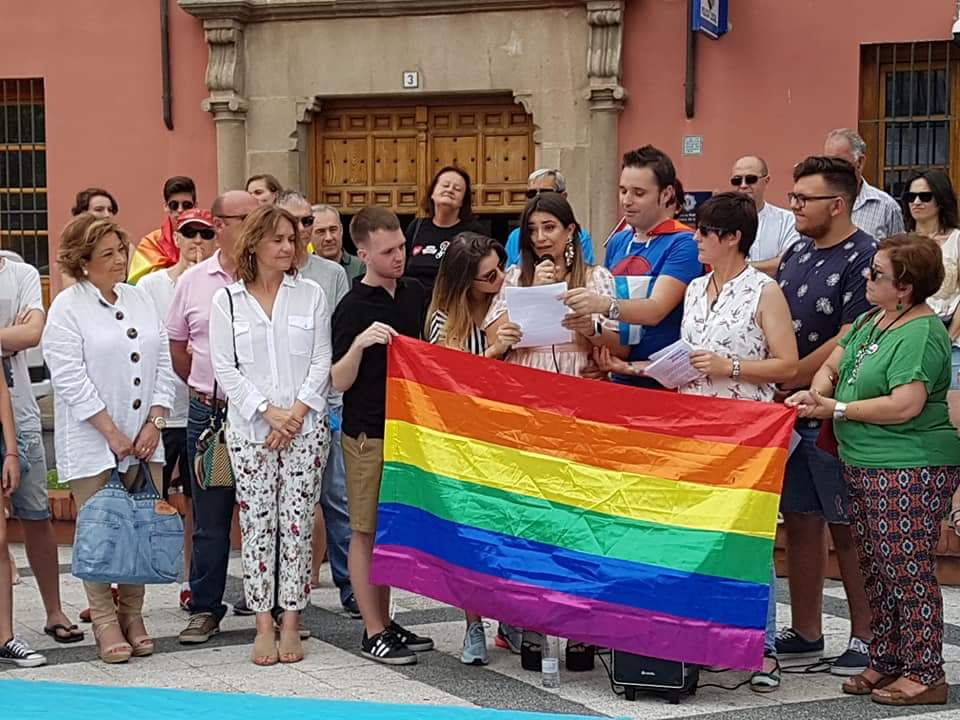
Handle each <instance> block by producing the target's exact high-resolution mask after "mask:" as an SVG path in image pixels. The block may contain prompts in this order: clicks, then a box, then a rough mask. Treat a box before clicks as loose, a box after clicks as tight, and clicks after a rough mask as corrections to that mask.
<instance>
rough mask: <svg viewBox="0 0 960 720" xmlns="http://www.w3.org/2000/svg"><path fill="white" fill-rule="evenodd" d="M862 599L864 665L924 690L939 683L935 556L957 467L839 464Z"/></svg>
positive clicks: (939, 619) (940, 623)
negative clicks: (866, 611) (866, 644)
mask: <svg viewBox="0 0 960 720" xmlns="http://www.w3.org/2000/svg"><path fill="white" fill-rule="evenodd" d="M843 475H844V479H845V480H846V481H847V484H848V486H849V489H850V521H851V530H852V531H853V538H854V542H855V544H856V546H857V556H858V557H859V559H860V571H861V573H862V574H863V581H864V588H865V589H866V591H867V600H868V601H869V602H870V615H871V618H870V627H871V629H872V630H873V641H872V642H871V643H870V667H871V668H872V669H873V670H876V671H877V672H879V673H881V674H883V675H894V676H896V675H903V676H904V677H907V678H909V679H911V680H913V681H915V682H918V683H921V684H923V685H933V684H934V683H936V682H938V681H939V680H942V679H943V597H942V596H941V594H940V585H939V583H938V582H937V576H936V574H935V571H936V558H935V555H934V552H935V549H936V547H937V542H938V540H939V539H940V521H941V519H942V518H943V516H944V515H945V514H946V512H947V511H948V510H949V509H950V498H951V496H952V495H953V492H954V491H955V490H956V489H957V483H958V481H960V468H958V467H924V468H900V469H881V468H857V467H851V466H849V465H844V466H843Z"/></svg>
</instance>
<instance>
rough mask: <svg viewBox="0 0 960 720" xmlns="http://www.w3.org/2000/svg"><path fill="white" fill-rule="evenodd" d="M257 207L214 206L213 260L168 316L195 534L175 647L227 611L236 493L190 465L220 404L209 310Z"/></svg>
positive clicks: (247, 202) (243, 198)
mask: <svg viewBox="0 0 960 720" xmlns="http://www.w3.org/2000/svg"><path fill="white" fill-rule="evenodd" d="M256 209H257V201H256V200H255V199H254V197H253V196H252V195H250V194H249V193H246V192H244V191H242V190H231V191H229V192H226V193H224V194H223V195H221V196H220V197H218V198H217V199H216V200H214V201H213V207H212V208H211V211H212V213H213V218H214V224H215V227H216V230H217V247H218V249H217V251H216V252H215V253H214V254H213V256H212V257H210V258H208V259H207V260H204V261H203V262H201V263H198V264H197V265H195V266H194V267H192V268H190V269H189V270H187V271H186V272H185V273H184V274H183V275H182V276H181V278H180V281H179V282H178V283H177V290H176V293H175V294H174V296H173V302H172V303H171V305H170V312H169V314H168V315H167V334H168V335H169V337H170V355H171V358H172V360H173V369H174V371H175V372H176V373H177V375H179V376H180V377H181V378H182V379H183V380H184V382H186V383H187V385H189V386H190V413H189V417H188V420H187V458H188V461H189V466H190V476H191V478H190V482H191V484H192V490H193V518H194V530H193V556H192V558H191V564H190V590H191V593H192V597H191V602H190V613H191V617H190V622H189V623H188V624H187V627H186V628H185V629H184V630H183V632H181V633H180V642H181V643H184V644H195V643H204V642H206V641H207V640H209V639H210V638H211V637H212V636H213V635H216V634H217V633H218V632H220V621H221V620H222V619H223V616H224V614H225V613H226V611H227V606H226V605H224V604H223V591H224V587H225V585H226V581H227V561H228V559H229V555H230V523H231V522H232V520H233V506H234V502H235V493H234V489H233V488H209V489H207V490H201V489H200V488H198V487H197V482H196V477H194V475H193V460H194V456H195V455H196V447H197V438H199V437H200V434H201V433H202V432H203V431H204V429H206V427H207V426H208V425H209V422H210V418H211V416H212V415H213V413H214V412H215V411H216V410H217V409H222V407H223V406H222V403H223V401H222V400H220V399H218V398H215V397H214V388H213V380H214V378H213V365H212V363H211V361H210V337H209V326H210V306H211V304H212V302H213V295H214V293H216V292H217V290H219V289H220V288H222V287H226V286H227V285H229V284H230V283H232V282H233V272H234V270H235V268H236V263H235V262H234V259H233V247H234V244H235V243H236V241H237V238H238V237H239V234H240V224H241V223H242V222H243V220H244V218H245V217H246V216H247V215H248V214H250V213H251V212H253V211H254V210H256ZM218 394H219V393H218Z"/></svg>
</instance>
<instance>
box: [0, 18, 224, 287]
mask: <svg viewBox="0 0 960 720" xmlns="http://www.w3.org/2000/svg"><path fill="white" fill-rule="evenodd" d="M159 6H160V4H159V3H158V2H156V1H153V2H148V1H147V0H135V1H131V0H98V2H96V3H68V2H61V0H35V1H34V2H22V1H20V0H0V17H2V18H3V20H2V21H0V77H3V78H8V79H13V78H28V77H40V78H43V81H44V94H45V106H46V107H45V110H46V134H47V183H48V185H47V187H48V207H49V219H48V227H49V229H50V257H51V262H52V261H53V258H54V257H55V256H56V246H57V240H58V236H59V233H60V230H62V228H63V226H64V225H65V224H66V223H67V222H68V221H69V219H70V208H71V207H72V205H73V200H74V195H75V193H76V192H77V190H80V189H81V188H83V187H86V186H89V185H97V186H101V187H105V188H107V189H108V190H110V192H112V193H113V194H114V195H115V196H116V198H117V202H118V203H119V204H120V215H119V217H118V220H119V222H120V224H121V225H122V226H123V227H124V228H125V229H126V230H127V231H128V232H129V233H130V235H131V237H133V238H134V239H139V238H140V237H141V236H143V235H144V234H146V233H147V232H149V231H150V230H153V229H154V228H157V227H159V225H160V221H161V218H162V215H161V210H162V204H163V195H162V188H163V181H164V180H165V179H166V178H167V177H169V176H171V175H189V176H191V177H192V178H193V179H194V180H195V181H196V183H197V190H198V193H199V198H198V199H199V202H200V203H202V204H205V205H207V206H209V203H210V202H211V201H212V200H213V197H214V196H215V194H216V188H217V159H216V138H215V131H214V123H213V119H212V117H211V116H210V115H209V114H208V113H206V112H203V110H201V108H200V102H201V100H202V99H203V98H205V97H206V96H207V91H206V87H205V85H204V72H205V70H206V65H207V46H206V43H205V41H204V36H203V29H202V27H201V21H200V20H198V19H197V18H194V17H192V16H190V15H188V14H187V13H185V12H183V11H182V10H181V9H180V8H179V6H178V5H177V3H176V0H170V56H171V78H172V86H173V122H174V130H173V131H172V132H171V131H169V130H167V128H166V126H165V125H164V124H163V110H162V100H161V74H160V73H161V62H160V9H159ZM51 275H52V276H53V277H52V278H51V281H52V283H53V285H54V286H56V285H57V282H58V278H57V273H56V272H55V271H52V272H51Z"/></svg>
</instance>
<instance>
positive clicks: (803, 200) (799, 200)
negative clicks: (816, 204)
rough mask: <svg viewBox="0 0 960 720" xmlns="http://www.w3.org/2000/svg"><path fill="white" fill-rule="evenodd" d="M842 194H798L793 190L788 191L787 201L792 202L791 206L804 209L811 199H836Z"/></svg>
mask: <svg viewBox="0 0 960 720" xmlns="http://www.w3.org/2000/svg"><path fill="white" fill-rule="evenodd" d="M839 197H843V196H842V195H798V194H797V193H794V192H791V193H787V202H789V203H790V206H791V207H796V208H797V209H798V210H803V208H805V207H806V206H807V203H808V202H810V201H811V200H836V199H837V198H839Z"/></svg>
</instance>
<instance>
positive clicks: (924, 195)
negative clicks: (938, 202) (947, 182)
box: [903, 190, 933, 205]
mask: <svg viewBox="0 0 960 720" xmlns="http://www.w3.org/2000/svg"><path fill="white" fill-rule="evenodd" d="M903 200H904V202H905V203H907V205H910V204H911V203H914V202H916V201H917V200H919V201H920V202H922V203H928V202H930V201H931V200H933V193H932V192H911V191H909V190H908V191H907V192H905V193H904V194H903Z"/></svg>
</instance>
